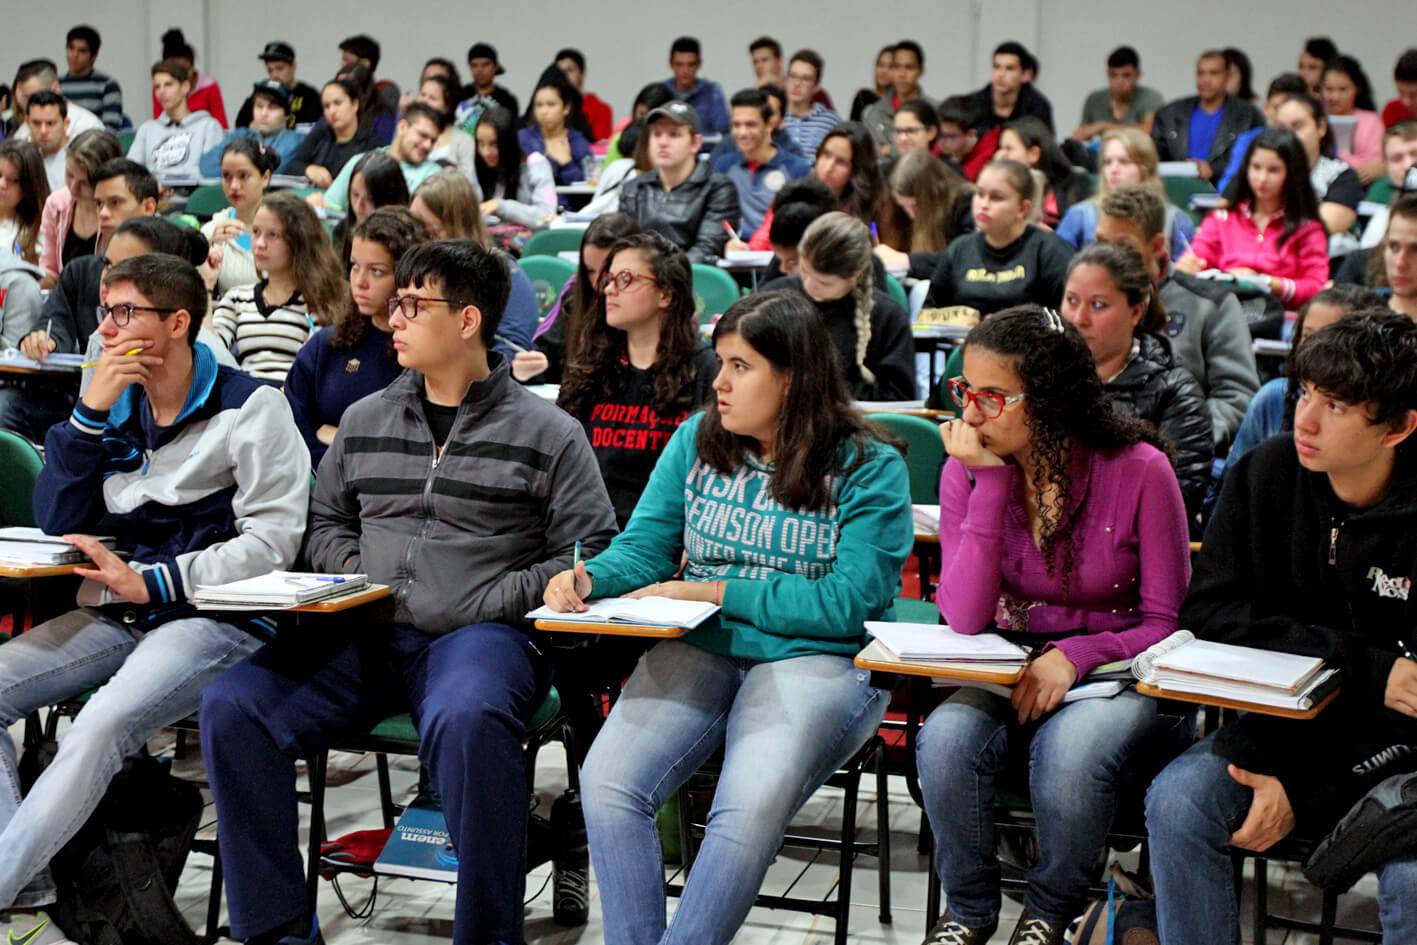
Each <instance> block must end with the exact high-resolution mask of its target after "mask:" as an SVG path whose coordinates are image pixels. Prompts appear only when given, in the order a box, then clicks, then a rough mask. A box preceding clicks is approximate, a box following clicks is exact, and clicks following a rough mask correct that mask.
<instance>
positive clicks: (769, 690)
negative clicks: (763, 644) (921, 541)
mask: <svg viewBox="0 0 1417 945" xmlns="http://www.w3.org/2000/svg"><path fill="white" fill-rule="evenodd" d="M887 701H888V700H887V695H886V693H884V692H882V691H881V690H879V689H873V688H872V687H871V684H870V673H868V672H865V671H864V670H858V669H856V668H855V667H854V666H852V665H851V660H850V659H848V658H846V657H843V656H829V655H826V654H821V655H815V656H799V657H795V658H793V659H786V660H780V661H777V662H770V663H754V662H751V661H747V660H739V659H733V658H731V657H726V656H717V655H714V654H712V653H707V652H705V651H703V650H701V649H699V648H698V647H696V646H691V645H690V644H688V643H684V642H682V641H679V640H666V641H664V642H662V643H660V644H659V645H658V646H656V647H655V648H654V649H652V650H650V651H649V652H648V653H646V654H645V655H644V657H643V658H642V659H641V660H640V663H639V666H638V667H637V668H636V669H635V672H634V674H633V675H632V676H631V677H630V681H629V682H628V683H626V685H625V690H624V692H623V694H622V695H621V696H620V699H619V701H618V702H616V703H615V708H614V710H613V711H612V712H611V713H610V717H609V718H608V719H607V720H606V722H605V727H604V728H602V729H601V731H600V735H599V736H598V737H597V738H596V740H595V744H594V745H592V746H591V750H590V757H588V758H587V759H586V763H585V769H584V771H583V773H582V775H581V788H582V792H583V807H584V810H585V819H586V831H587V834H588V835H589V839H590V855H591V861H592V863H593V864H594V866H595V876H596V881H597V883H598V884H599V886H600V900H601V904H602V912H603V919H604V923H605V940H606V941H607V942H613V943H615V945H652V943H657V942H662V943H684V945H717V943H724V942H728V941H729V940H730V939H732V938H733V935H734V933H735V932H737V931H738V927H739V926H740V925H742V924H743V920H744V919H745V918H747V915H748V910H749V909H751V908H752V906H753V899H754V897H755V896H756V895H757V892H758V888H759V887H760V886H761V885H762V882H763V876H764V875H766V873H767V869H768V865H769V864H770V863H771V862H772V859H773V856H774V855H775V854H776V853H777V850H778V847H779V846H780V845H781V843H782V836H783V834H784V833H785V832H786V830H787V824H788V822H789V820H791V818H792V815H793V814H795V813H796V812H797V810H798V808H800V807H801V806H802V805H803V804H804V803H805V802H806V801H807V799H808V798H809V797H811V796H812V793H813V792H814V791H816V789H817V788H818V787H820V786H821V784H822V782H824V781H825V780H826V779H827V777H828V776H829V775H831V773H832V772H833V771H835V770H836V769H837V768H838V767H840V766H841V764H842V763H843V762H845V761H846V759H848V758H850V757H851V755H852V754H853V753H854V752H855V751H856V750H857V749H858V748H860V747H861V745H863V744H864V743H865V742H866V740H867V739H868V738H870V737H871V735H873V734H874V733H875V731H876V729H877V728H879V727H880V724H881V719H882V718H883V717H884V716H885V712H886V703H887ZM719 746H723V749H724V757H723V772H722V775H721V776H720V778H719V781H718V791H717V793H716V794H715V795H714V800H713V808H712V810H710V812H709V816H708V824H707V830H706V832H705V836H704V841H703V845H702V846H701V847H700V849H699V854H698V856H697V858H696V859H695V860H694V866H693V869H692V870H691V871H690V873H689V878H688V880H687V881H686V882H685V884H684V894H683V896H682V897H681V899H680V900H679V909H678V911H677V912H675V914H674V921H673V922H672V923H670V924H669V925H668V927H667V928H666V925H665V899H664V895H665V894H664V863H663V859H662V856H661V853H660V848H659V836H658V834H657V833H656V831H655V824H654V815H655V812H656V811H657V810H659V808H660V806H661V805H663V804H664V802H665V801H666V800H668V799H669V798H670V797H671V796H672V795H673V794H674V792H675V791H677V790H678V788H679V786H680V785H681V784H683V783H684V782H685V781H686V780H688V778H689V777H690V776H691V775H692V774H693V773H694V772H695V771H697V770H698V769H699V767H700V766H701V765H703V763H704V762H705V761H707V760H708V759H709V757H710V756H711V755H712V754H713V753H714V751H715V750H716V749H717V748H718V747H719Z"/></svg>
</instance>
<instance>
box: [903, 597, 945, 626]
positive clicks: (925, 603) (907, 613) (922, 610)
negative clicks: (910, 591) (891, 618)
mask: <svg viewBox="0 0 1417 945" xmlns="http://www.w3.org/2000/svg"><path fill="white" fill-rule="evenodd" d="M895 619H896V620H898V621H899V622H901V623H939V622H940V609H939V607H938V606H937V605H936V604H935V602H934V601H932V600H914V599H912V598H909V597H897V598H896V599H895Z"/></svg>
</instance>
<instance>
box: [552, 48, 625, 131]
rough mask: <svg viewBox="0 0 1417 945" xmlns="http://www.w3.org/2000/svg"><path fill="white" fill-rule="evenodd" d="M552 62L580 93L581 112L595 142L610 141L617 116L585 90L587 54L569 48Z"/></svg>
mask: <svg viewBox="0 0 1417 945" xmlns="http://www.w3.org/2000/svg"><path fill="white" fill-rule="evenodd" d="M551 61H552V62H554V63H555V64H556V68H558V69H560V70H561V71H562V72H563V73H565V76H566V81H567V82H569V83H571V85H572V87H574V88H575V90H576V91H577V92H578V93H580V96H581V111H582V112H583V113H585V117H586V121H588V122H589V123H590V128H591V133H592V137H593V140H595V141H605V140H606V139H608V138H609V137H610V135H611V133H612V132H613V131H614V129H615V115H614V112H612V111H611V109H610V105H609V104H608V103H607V102H605V101H603V100H602V99H601V98H600V97H599V96H597V95H595V94H594V93H592V92H587V91H586V90H585V71H586V70H585V54H584V53H582V52H581V51H580V50H579V49H572V48H570V47H567V48H565V49H562V50H560V51H558V52H557V53H556V55H555V56H554V57H553V58H552V60H551Z"/></svg>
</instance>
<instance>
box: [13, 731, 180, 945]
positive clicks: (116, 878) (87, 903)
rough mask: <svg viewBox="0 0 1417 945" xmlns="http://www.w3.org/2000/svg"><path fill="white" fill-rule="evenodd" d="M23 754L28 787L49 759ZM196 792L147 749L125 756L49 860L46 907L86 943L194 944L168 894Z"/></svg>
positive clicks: (50, 752)
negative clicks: (52, 889) (50, 886)
mask: <svg viewBox="0 0 1417 945" xmlns="http://www.w3.org/2000/svg"><path fill="white" fill-rule="evenodd" d="M55 748H56V746H55V743H54V742H53V741H44V742H41V743H39V744H38V745H37V746H33V747H31V748H30V749H29V750H27V751H26V752H25V757H24V759H23V760H22V761H21V762H20V775H21V779H22V781H23V783H24V784H25V786H26V790H28V787H29V785H30V784H32V783H33V781H34V779H35V778H36V777H38V776H39V773H40V772H41V771H43V770H44V768H45V767H47V766H48V764H49V762H50V761H51V760H52V759H53V757H54V752H55ZM202 809H203V804H202V793H201V791H200V790H198V788H197V786H196V785H195V784H191V783H189V782H186V781H180V780H178V779H177V778H174V777H173V776H172V774H171V773H170V771H169V770H168V765H167V764H166V763H164V762H161V761H158V760H157V759H156V758H152V757H150V756H148V755H141V756H138V757H134V758H129V759H126V760H125V761H124V762H123V770H122V771H120V772H119V773H118V774H117V775H116V776H114V778H113V780H112V781H111V782H110V783H109V786H108V790H107V792H106V793H105V794H104V795H103V799H102V800H101V801H100V802H99V805H98V808H97V810H95V811H94V813H93V815H92V816H90V817H89V819H88V821H87V822H85V823H84V825H83V826H82V827H80V828H79V832H78V833H76V834H74V836H73V838H72V839H70V840H69V842H68V843H66V844H64V846H63V847H62V848H61V849H60V850H59V852H58V853H57V854H55V856H54V859H53V860H52V861H51V862H50V868H51V871H52V872H53V874H54V882H55V885H56V886H57V887H58V899H57V901H56V903H55V904H54V905H53V906H47V907H46V911H47V912H48V913H49V917H50V918H51V919H52V920H53V921H54V923H55V924H56V925H58V926H59V928H60V929H62V930H63V932H64V934H65V935H66V936H68V937H69V938H72V939H74V940H75V941H79V942H84V943H85V945H197V943H198V941H199V939H198V938H197V935H196V933H194V932H193V931H192V927H191V926H190V925H188V924H187V920H186V919H184V918H183V917H182V913H181V911H179V910H178V908H177V904H176V903H175V902H174V901H173V898H172V894H173V892H174V891H175V890H176V889H177V881H178V879H179V878H180V877H181V875H182V866H183V864H184V863H185V862H186V860H187V852H188V851H189V850H190V849H191V847H192V838H193V837H194V836H195V835H196V833H197V827H198V825H199V824H200V823H201V818H202Z"/></svg>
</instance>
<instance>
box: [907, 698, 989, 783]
mask: <svg viewBox="0 0 1417 945" xmlns="http://www.w3.org/2000/svg"><path fill="white" fill-rule="evenodd" d="M966 695H967V693H966ZM1005 729H1006V725H1004V724H1001V723H996V722H995V721H994V720H993V719H992V718H990V717H989V716H988V715H987V714H986V713H984V712H983V711H981V710H980V709H979V708H978V707H976V706H975V705H973V704H972V703H970V702H969V701H967V700H964V699H959V698H955V699H951V700H950V701H948V702H945V703H943V704H942V705H940V706H939V707H938V708H937V709H935V711H934V712H932V713H930V717H929V718H928V719H926V720H925V724H924V725H922V726H921V727H920V733H919V736H918V738H917V740H916V744H915V760H916V764H917V765H918V767H919V771H920V780H921V783H922V784H924V783H926V782H927V781H938V780H943V779H947V778H950V777H954V776H958V775H961V774H965V773H973V774H977V773H979V772H981V771H982V770H984V769H985V768H987V767H990V766H989V763H988V759H990V758H991V757H993V756H994V754H995V751H994V750H993V749H997V750H998V751H1002V750H1003V748H1004V747H1005V745H1004V739H1003V737H1002V736H1003V733H1004V731H1005Z"/></svg>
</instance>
